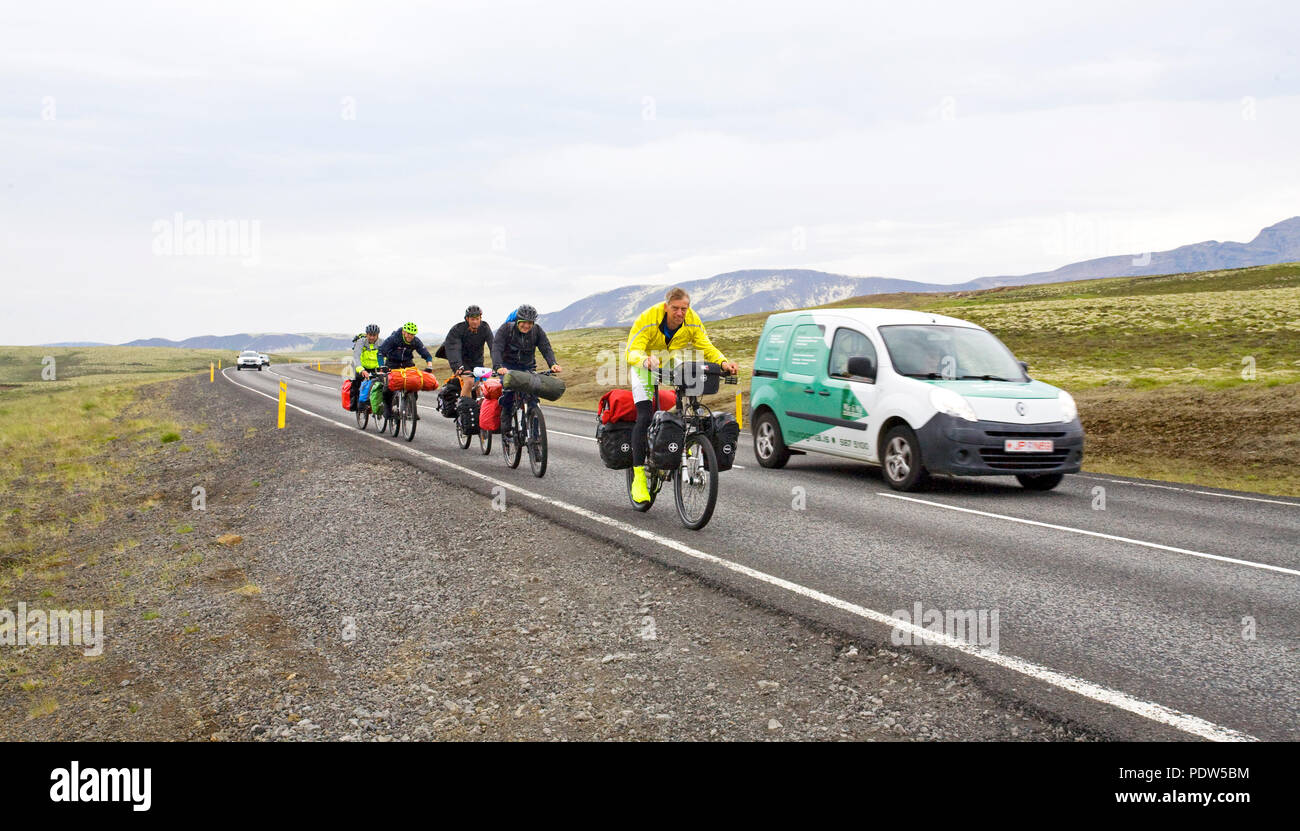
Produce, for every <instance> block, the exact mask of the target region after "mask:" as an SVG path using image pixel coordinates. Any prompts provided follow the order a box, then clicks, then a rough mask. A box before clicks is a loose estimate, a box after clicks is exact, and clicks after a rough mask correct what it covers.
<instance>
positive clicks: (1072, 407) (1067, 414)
mask: <svg viewBox="0 0 1300 831" xmlns="http://www.w3.org/2000/svg"><path fill="white" fill-rule="evenodd" d="M1078 417H1079V406H1078V405H1077V404H1075V403H1074V396H1073V395H1070V394H1069V393H1068V392H1066V391H1065V390H1061V421H1063V422H1065V423H1066V424H1069V423H1070V422H1071V421H1074V420H1075V419H1076V418H1078Z"/></svg>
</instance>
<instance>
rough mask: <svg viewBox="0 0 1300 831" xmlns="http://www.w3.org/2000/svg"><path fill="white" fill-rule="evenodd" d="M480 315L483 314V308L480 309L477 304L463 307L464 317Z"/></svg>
mask: <svg viewBox="0 0 1300 831" xmlns="http://www.w3.org/2000/svg"><path fill="white" fill-rule="evenodd" d="M482 316H483V310H482V309H480V308H479V307H478V306H470V307H469V308H467V309H465V317H482Z"/></svg>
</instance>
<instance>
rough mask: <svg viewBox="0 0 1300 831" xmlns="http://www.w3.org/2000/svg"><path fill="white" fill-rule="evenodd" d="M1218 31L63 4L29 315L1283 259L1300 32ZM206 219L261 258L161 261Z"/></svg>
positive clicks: (24, 121)
mask: <svg viewBox="0 0 1300 831" xmlns="http://www.w3.org/2000/svg"><path fill="white" fill-rule="evenodd" d="M1209 8H1210V7H1208V6H1207V7H1205V9H1200V10H1199V11H1198V8H1196V7H1194V6H1188V5H1187V4H1174V3H1159V4H1154V5H1146V4H1144V5H1142V6H1140V7H1137V6H1134V5H1133V4H1128V3H1108V2H1101V3H1095V4H1089V5H1088V6H1087V7H1078V6H1076V5H1071V4H1065V3H1045V4H1032V5H1029V6H1025V5H1024V4H1012V3H993V4H983V5H980V6H968V5H963V4H952V5H950V6H927V7H908V6H885V7H869V6H853V5H845V4H843V3H819V2H813V3H807V4H802V5H800V6H799V7H798V8H797V9H794V8H791V7H790V6H789V5H788V4H783V3H766V2H749V3H743V4H741V3H717V4H712V3H711V4H705V5H703V6H701V5H698V4H687V3H672V2H669V3H663V4H655V5H653V6H644V7H636V8H632V7H620V6H618V5H616V4H603V3H566V4H559V5H552V6H549V7H544V8H543V7H537V6H536V5H535V4H531V3H525V2H516V3H506V4H494V5H493V6H492V7H491V8H490V9H489V8H486V7H477V6H473V5H465V4H440V5H437V6H425V5H406V4H398V3H379V4H361V3H342V2H327V3H314V4H310V5H305V4H295V3H288V4H271V5H267V4H264V3H253V2H242V1H239V0H232V1H231V2H220V3H218V2H201V3H195V4H187V5H186V6H185V7H184V8H180V7H178V8H176V9H165V8H158V7H155V6H152V5H138V6H131V5H129V4H128V5H126V6H120V5H115V6H113V7H107V6H82V5H80V4H60V3H51V4H39V5H29V6H26V7H22V8H21V9H16V10H14V11H13V12H12V13H9V12H7V13H6V14H7V18H8V19H7V21H6V26H4V27H0V82H2V83H0V90H3V92H0V241H2V242H3V246H2V247H0V273H4V274H5V275H6V278H8V279H12V280H13V281H15V282H16V283H17V284H18V288H17V289H16V290H15V292H16V293H15V295H14V296H15V297H16V298H17V299H19V300H21V303H19V304H15V305H11V306H9V307H7V308H6V310H5V311H4V312H3V313H0V324H2V325H4V326H5V327H6V332H7V333H8V337H10V338H12V339H15V340H17V341H19V342H42V341H48V340H54V339H63V340H66V339H82V338H84V339H90V340H115V341H120V340H127V339H130V338H135V337H142V336H152V335H159V336H170V337H185V336H188V335H192V334H196V333H203V332H228V331H240V330H250V329H259V330H265V331H281V330H293V329H302V330H314V331H320V330H339V331H351V330H353V329H355V328H356V326H357V321H356V320H355V319H354V318H355V317H356V315H357V314H360V313H361V312H360V311H359V309H358V304H357V302H356V297H357V296H358V294H359V293H363V294H369V295H370V296H369V297H368V298H367V299H366V301H365V302H364V304H363V305H362V306H361V308H363V309H364V310H365V313H364V315H363V316H366V315H372V316H374V317H375V318H378V319H380V321H381V322H383V323H384V325H387V322H389V321H391V320H397V319H398V318H403V316H404V315H410V314H418V315H419V316H420V318H421V321H422V326H423V325H425V324H424V323H423V321H426V320H427V321H442V322H445V323H446V324H447V325H448V326H449V325H450V324H451V323H452V322H454V321H455V320H456V319H457V317H458V315H459V310H460V309H461V308H463V307H464V305H467V304H468V303H469V302H479V303H480V304H481V305H484V306H485V308H486V309H487V311H488V315H489V320H492V319H493V316H494V315H495V316H496V318H497V319H499V318H500V317H501V316H502V315H503V314H504V313H505V311H506V310H508V309H509V308H511V307H512V306H513V305H516V304H517V303H518V302H523V301H524V300H527V301H528V302H532V303H534V305H537V306H539V307H540V308H541V309H542V310H543V311H546V310H548V309H558V308H560V307H562V306H564V305H567V304H568V303H569V302H571V301H573V300H575V299H578V298H579V297H581V296H583V295H585V294H588V293H591V292H593V291H599V290H604V289H608V288H612V287H615V286H617V285H620V284H627V283H663V282H673V281H679V280H687V279H694V278H699V277H707V276H709V275H711V274H713V273H717V272H721V271H731V270H735V269H740V268H751V267H764V266H772V267H810V268H823V269H826V270H832V271H840V272H845V273H851V274H861V275H882V276H892V277H901V278H908V279H917V280H934V281H954V282H955V281H960V280H965V279H969V278H971V277H975V276H981V275H987V274H1014V273H1022V272H1027V271H1034V270H1040V269H1045V268H1052V267H1055V266H1058V265H1061V264H1063V263H1065V262H1068V261H1070V260H1072V259H1083V258H1085V257H1084V256H1076V255H1079V254H1081V253H1084V252H1087V255H1088V256H1094V255H1097V256H1099V255H1101V254H1103V253H1119V252H1118V251H1113V250H1110V248H1116V247H1119V248H1122V247H1125V246H1134V247H1136V248H1137V249H1141V250H1146V249H1151V248H1155V249H1159V248H1168V247H1173V246H1176V245H1179V244H1183V243H1186V242H1195V241H1199V240H1201V239H1206V238H1220V239H1223V238H1235V239H1249V238H1250V237H1252V236H1253V235H1254V233H1255V232H1256V231H1258V229H1259V228H1260V227H1262V226H1263V225H1267V224H1270V223H1272V222H1274V221H1277V220H1279V219H1282V218H1284V217H1286V216H1291V215H1294V214H1296V213H1300V211H1297V210H1296V203H1297V194H1300V171H1297V169H1296V167H1295V165H1294V163H1293V150H1292V147H1291V145H1292V143H1293V139H1294V136H1295V135H1297V134H1300V130H1298V128H1300V84H1298V83H1297V77H1296V74H1295V72H1294V69H1293V65H1294V57H1293V49H1294V46H1293V44H1294V42H1295V40H1296V34H1297V33H1296V31H1295V30H1296V28H1297V23H1296V18H1295V16H1294V15H1293V14H1291V13H1290V11H1289V7H1286V6H1272V5H1268V4H1248V5H1247V6H1245V7H1242V9H1241V10H1240V11H1239V12H1238V13H1237V14H1235V15H1234V18H1233V23H1232V25H1231V26H1226V25H1225V26H1207V25H1206V24H1205V23H1204V20H1206V19H1207V17H1206V15H1208V14H1210V12H1209V11H1207V10H1208V9H1209ZM51 109H52V111H53V114H54V117H53V118H47V117H46V115H47V113H48V112H49V111H50V110H51ZM350 116H351V117H350ZM177 211H180V212H183V213H184V214H185V215H186V216H187V217H192V218H195V219H203V220H207V219H231V220H237V221H249V222H251V221H256V222H259V223H260V227H261V230H262V236H261V245H262V252H261V258H260V263H259V265H258V266H257V267H256V268H247V267H244V266H242V265H241V264H240V263H239V262H238V261H236V260H233V259H229V258H225V259H223V258H159V257H156V256H154V255H153V254H152V253H151V250H150V241H151V232H150V228H151V224H152V223H153V222H154V221H156V220H158V219H159V218H165V217H170V216H172V215H173V214H174V213H175V212H177ZM1071 222H1074V223H1076V224H1077V227H1093V228H1096V229H1104V233H1094V234H1092V235H1091V239H1092V240H1093V242H1091V243H1088V242H1086V240H1085V239H1084V237H1085V235H1081V234H1076V235H1074V236H1073V237H1070V238H1069V239H1067V238H1066V236H1068V235H1066V236H1063V235H1062V233H1061V231H1060V229H1061V228H1062V227H1065V226H1066V225H1068V224H1069V223H1071ZM796 238H798V239H799V240H800V244H798V245H796V244H795V240H796ZM1094 249H1095V250H1096V251H1097V252H1098V253H1096V254H1093V253H1091V252H1092V251H1093V250H1094ZM8 279H7V282H8ZM250 287H254V288H255V289H256V290H255V291H251V290H250ZM372 287H373V288H374V289H375V290H374V291H370V290H371V289H372ZM485 295H486V297H485ZM51 296H54V297H57V298H58V300H59V302H57V303H51V302H49V298H50V297H51ZM253 296H255V297H256V298H257V300H256V302H253V301H252V300H251V299H250V298H251V297H253ZM485 299H486V300H488V301H489V302H484V300H485ZM494 303H495V305H493V304H494ZM428 325H430V326H433V325H434V323H432V322H431V323H429V324H428ZM437 325H438V326H441V325H442V324H441V323H438V324H437ZM56 326H58V327H60V328H66V329H69V332H68V333H67V334H66V336H64V335H60V336H59V337H57V338H55V337H51V336H50V335H49V334H48V332H49V330H50V329H52V328H54V327H56Z"/></svg>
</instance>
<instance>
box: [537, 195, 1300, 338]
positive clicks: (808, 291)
mask: <svg viewBox="0 0 1300 831" xmlns="http://www.w3.org/2000/svg"><path fill="white" fill-rule="evenodd" d="M1296 261H1300V216H1295V217H1291V218H1290V219H1286V220H1283V221H1282V222H1279V223H1277V224H1276V225H1270V226H1269V227H1267V228H1265V229H1264V230H1262V231H1260V232H1259V234H1258V235H1257V236H1256V237H1255V239H1253V240H1251V241H1250V242H1248V243H1241V242H1218V241H1216V240H1209V241H1207V242H1198V243H1195V244H1192V245H1184V246H1181V247H1179V248H1175V249H1173V250H1172V251H1158V252H1152V253H1151V254H1150V255H1149V258H1148V256H1146V255H1144V254H1142V253H1141V252H1137V253H1134V254H1125V255H1122V256H1115V257H1100V258H1097V259H1093V260H1086V261H1084V262H1079V263H1072V264H1070V265H1065V266H1061V267H1060V268H1058V269H1055V270H1053V271H1040V272H1037V273H1034V274H1021V275H1016V276H997V277H978V278H976V279H973V280H969V281H967V282H965V283H958V284H956V285H953V284H940V283H918V282H913V281H910V280H896V279H891V278H887V277H851V276H848V275H844V274H831V273H828V272H825V271H813V270H810V269H799V268H793V269H750V270H747V271H731V272H727V273H725V274H718V275H716V276H714V277H706V278H704V279H701V280H691V281H688V282H685V283H679V284H678V285H680V286H681V287H682V288H684V289H686V290H687V291H688V292H690V293H691V307H692V308H694V309H695V310H696V311H697V312H699V314H700V316H701V317H703V318H704V319H705V320H719V319H721V318H725V317H734V316H736V315H742V314H750V313H754V312H777V311H781V310H783V309H799V308H805V307H809V306H820V305H824V304H827V303H834V302H836V301H838V300H844V299H846V298H849V297H857V296H861V295H872V294H890V293H894V292H923V293H929V292H947V291H972V290H977V289H986V288H995V287H998V286H1021V285H1028V284H1031V283H1061V282H1066V281H1070V280H1087V279H1093V278H1097V277H1143V276H1149V275H1155V274H1181V273H1188V272H1196V271H1215V270H1221V269H1229V268H1244V267H1247V266H1258V265H1275V264H1277V263H1288V262H1296ZM1135 263H1136V264H1135ZM668 287H669V284H667V283H665V284H662V285H639V286H624V287H622V288H617V289H613V290H611V291H606V292H601V293H599V294H593V295H590V296H588V297H584V298H582V299H581V300H578V301H576V302H574V303H571V304H569V305H568V306H566V307H564V308H563V309H561V310H559V311H558V312H550V313H548V314H544V315H542V316H541V323H542V325H543V326H545V327H546V329H547V330H548V331H552V332H558V331H561V330H564V329H581V328H587V327H596V326H626V325H628V324H630V323H631V322H632V321H633V320H634V319H635V318H636V316H637V315H638V314H639V313H640V312H641V311H642V310H644V309H645V308H646V307H648V306H650V305H651V304H653V303H656V302H659V301H661V300H662V299H663V293H664V291H665V290H666V289H667V288H668Z"/></svg>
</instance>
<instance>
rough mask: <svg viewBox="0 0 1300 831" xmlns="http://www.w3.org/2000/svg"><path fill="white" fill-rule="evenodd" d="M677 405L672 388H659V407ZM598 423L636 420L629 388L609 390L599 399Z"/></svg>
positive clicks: (668, 408) (675, 395) (666, 407)
mask: <svg viewBox="0 0 1300 831" xmlns="http://www.w3.org/2000/svg"><path fill="white" fill-rule="evenodd" d="M676 406H677V393H676V392H674V391H673V390H659V409H661V410H671V409H672V408H673V407H676ZM598 412H599V413H600V423H601V424H608V423H610V422H611V421H636V402H635V401H633V400H632V391H631V390H610V391H609V392H607V393H605V394H604V395H603V396H602V397H601V399H600V406H599V407H598Z"/></svg>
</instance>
